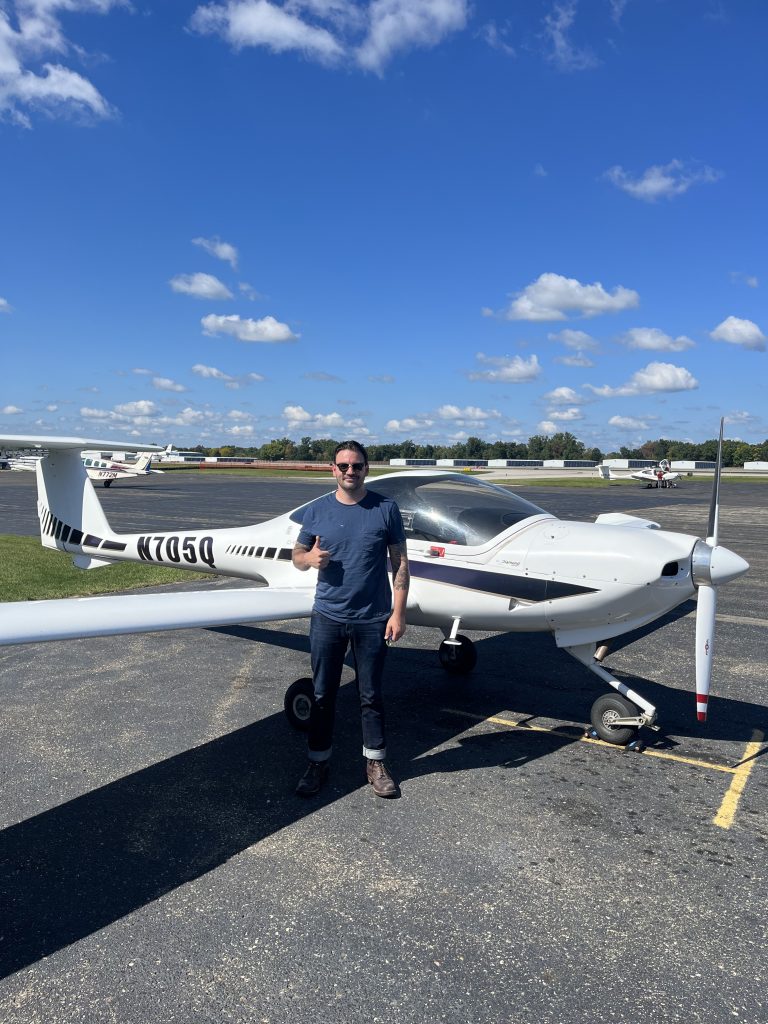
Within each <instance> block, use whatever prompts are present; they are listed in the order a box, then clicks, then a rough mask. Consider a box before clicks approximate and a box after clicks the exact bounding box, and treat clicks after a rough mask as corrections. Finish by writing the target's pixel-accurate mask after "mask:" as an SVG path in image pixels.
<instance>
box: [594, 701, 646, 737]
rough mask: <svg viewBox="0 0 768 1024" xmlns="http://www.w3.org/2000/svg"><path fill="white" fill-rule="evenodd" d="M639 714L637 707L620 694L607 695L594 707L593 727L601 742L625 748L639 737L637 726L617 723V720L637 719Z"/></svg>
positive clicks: (596, 702)
mask: <svg viewBox="0 0 768 1024" xmlns="http://www.w3.org/2000/svg"><path fill="white" fill-rule="evenodd" d="M637 714H638V710H637V708H636V707H635V705H634V704H633V703H632V702H631V701H629V700H627V698H626V697H622V695H621V694H620V693H605V694H603V696H602V697H598V698H597V700H596V701H595V703H594V704H593V705H592V716H591V717H592V726H593V728H594V730H595V732H596V733H597V735H598V736H599V737H600V739H601V740H605V742H606V743H616V744H617V745H618V746H621V747H623V746H624V745H625V744H626V743H629V741H630V740H631V739H634V737H635V736H636V735H637V726H635V725H616V724H615V723H616V721H617V719H620V718H635V717H636V716H637Z"/></svg>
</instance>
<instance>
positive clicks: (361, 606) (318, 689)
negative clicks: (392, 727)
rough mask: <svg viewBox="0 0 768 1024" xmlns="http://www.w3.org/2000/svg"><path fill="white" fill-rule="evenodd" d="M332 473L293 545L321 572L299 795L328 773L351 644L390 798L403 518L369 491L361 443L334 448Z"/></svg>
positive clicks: (299, 558) (382, 788)
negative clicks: (387, 702)
mask: <svg viewBox="0 0 768 1024" xmlns="http://www.w3.org/2000/svg"><path fill="white" fill-rule="evenodd" d="M331 470H332V472H333V475H334V478H335V480H336V491H335V493H331V494H326V495H324V496H323V497H322V498H318V499H317V501H313V502H312V504H311V505H309V506H308V507H307V510H306V513H305V515H304V522H303V525H302V529H301V532H300V533H299V537H298V540H297V542H296V544H295V546H294V548H293V564H294V565H295V566H296V568H297V569H301V570H306V569H317V570H318V576H317V589H316V591H315V603H314V608H313V611H312V620H311V625H310V630H309V642H310V648H311V651H312V676H313V684H314V691H315V699H314V703H313V705H312V712H311V715H310V719H309V743H308V746H309V765H308V767H307V770H306V772H305V773H304V775H303V776H302V778H301V780H300V782H299V784H298V786H297V787H296V792H297V793H298V794H299V795H300V796H314V795H315V794H316V793H318V792H319V790H320V788H321V786H322V785H323V783H324V782H325V780H326V779H327V777H328V761H329V758H330V756H331V747H332V738H333V722H334V717H335V710H336V694H337V692H338V689H339V683H340V681H341V670H342V667H343V664H344V656H345V654H346V652H347V647H348V646H350V645H351V647H352V656H353V658H354V661H355V669H356V673H357V684H358V690H359V694H360V710H361V718H362V726H363V757H364V758H365V759H366V774H367V776H368V782H369V783H370V784H371V786H372V787H373V791H374V793H376V795H377V796H382V797H392V796H395V795H396V793H397V787H396V785H395V782H394V780H393V778H392V776H391V775H390V773H389V771H388V769H387V766H386V764H385V761H384V759H385V757H386V754H387V747H386V740H385V735H384V709H383V703H382V675H383V670H384V658H385V656H386V653H387V645H388V644H391V643H394V642H395V641H396V640H399V639H400V637H401V636H402V635H403V633H404V632H405V605H406V601H407V598H408V583H409V572H408V555H407V552H406V545H405V532H404V530H403V521H402V518H401V516H400V510H399V509H398V507H397V505H396V504H395V502H394V501H392V499H391V498H387V497H385V496H384V495H381V494H376V492H375V491H369V490H368V489H367V488H366V486H365V478H366V476H367V475H368V455H367V453H366V450H365V448H363V446H362V445H361V444H359V443H358V442H357V441H344V442H342V444H339V445H337V446H336V451H335V453H334V457H333V462H332V463H331ZM387 554H389V559H390V562H391V564H392V579H393V585H394V600H393V597H392V591H391V590H390V586H389V577H388V574H387Z"/></svg>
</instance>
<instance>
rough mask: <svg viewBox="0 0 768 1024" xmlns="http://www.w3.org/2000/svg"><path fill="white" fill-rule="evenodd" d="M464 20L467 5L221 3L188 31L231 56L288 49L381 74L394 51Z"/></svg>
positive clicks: (205, 9)
mask: <svg viewBox="0 0 768 1024" xmlns="http://www.w3.org/2000/svg"><path fill="white" fill-rule="evenodd" d="M467 17H468V0H370V2H369V3H367V4H361V3H356V2H355V0H282V2H281V0H227V2H214V3H209V4H206V5H201V6H199V7H198V8H197V9H196V10H195V11H194V13H193V15H192V18H191V20H190V27H191V28H192V29H193V31H196V32H200V33H205V34H213V35H218V36H220V37H221V38H222V39H223V40H224V41H225V42H227V43H228V44H229V45H230V46H232V47H233V48H234V49H236V50H240V49H243V48H244V47H248V46H253V47H259V46H260V47H265V48H266V49H269V50H271V51H272V52H273V53H287V52H291V51H293V52H296V53H300V54H302V55H303V56H305V57H307V58H309V59H310V60H315V61H317V62H319V63H321V64H325V65H329V66H334V65H337V66H345V67H349V66H355V65H356V66H357V67H359V68H362V69H364V70H367V71H373V72H374V73H376V74H381V73H382V71H383V69H384V67H385V66H386V64H387V63H388V62H389V61H390V60H391V59H392V58H393V57H394V56H395V55H396V54H397V53H401V52H404V51H406V50H410V49H413V48H416V47H432V46H436V45H438V44H439V43H440V42H441V41H442V40H443V39H444V38H445V37H446V36H447V35H448V34H449V33H451V32H456V31H459V30H461V29H463V28H464V27H465V26H466V23H467Z"/></svg>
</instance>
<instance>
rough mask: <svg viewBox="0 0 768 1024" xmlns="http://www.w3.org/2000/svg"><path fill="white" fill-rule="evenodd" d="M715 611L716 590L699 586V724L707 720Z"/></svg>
mask: <svg viewBox="0 0 768 1024" xmlns="http://www.w3.org/2000/svg"><path fill="white" fill-rule="evenodd" d="M716 610H717V590H716V588H715V587H711V586H700V587H699V599H698V607H697V609H696V717H697V718H698V720H699V721H700V722H706V720H707V703H708V701H709V684H710V680H711V679H712V655H713V653H714V648H715V612H716Z"/></svg>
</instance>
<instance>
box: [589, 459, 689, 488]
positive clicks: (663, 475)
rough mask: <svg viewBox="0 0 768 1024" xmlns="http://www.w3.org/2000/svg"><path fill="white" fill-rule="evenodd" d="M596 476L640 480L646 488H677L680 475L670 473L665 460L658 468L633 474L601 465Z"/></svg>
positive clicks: (636, 471) (607, 478) (647, 467)
mask: <svg viewBox="0 0 768 1024" xmlns="http://www.w3.org/2000/svg"><path fill="white" fill-rule="evenodd" d="M597 475H598V476H599V477H600V478H601V479H603V480H642V482H643V483H644V484H645V486H646V487H677V482H678V480H679V479H680V478H681V477H682V475H683V474H682V473H676V472H673V471H672V467H671V466H670V464H669V461H668V460H667V459H662V460H661V462H660V463H659V464H658V466H646V467H645V468H644V469H637V470H635V472H634V473H630V472H627V473H621V472H618V471H617V470H615V469H613V468H612V467H611V466H605V465H603V464H602V463H600V465H599V466H598V467H597Z"/></svg>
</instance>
